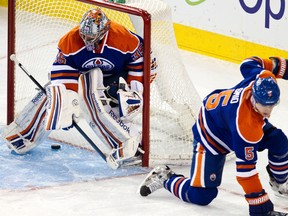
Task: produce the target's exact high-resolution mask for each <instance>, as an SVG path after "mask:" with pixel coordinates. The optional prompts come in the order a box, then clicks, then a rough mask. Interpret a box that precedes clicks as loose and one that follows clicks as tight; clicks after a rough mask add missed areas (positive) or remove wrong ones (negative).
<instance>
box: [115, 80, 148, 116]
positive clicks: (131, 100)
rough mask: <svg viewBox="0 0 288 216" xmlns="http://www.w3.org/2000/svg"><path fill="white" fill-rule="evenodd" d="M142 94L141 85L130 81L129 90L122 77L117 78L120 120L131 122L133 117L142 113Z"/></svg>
mask: <svg viewBox="0 0 288 216" xmlns="http://www.w3.org/2000/svg"><path fill="white" fill-rule="evenodd" d="M142 92H143V85H142V83H140V82H138V81H136V80H132V81H131V89H130V88H129V87H128V85H127V83H126V81H125V80H124V79H123V78H122V77H120V78H119V90H118V91H117V95H118V101H119V115H120V118H121V120H123V121H131V120H132V119H133V118H134V117H135V116H137V115H138V114H139V113H141V112H142V108H143V97H142Z"/></svg>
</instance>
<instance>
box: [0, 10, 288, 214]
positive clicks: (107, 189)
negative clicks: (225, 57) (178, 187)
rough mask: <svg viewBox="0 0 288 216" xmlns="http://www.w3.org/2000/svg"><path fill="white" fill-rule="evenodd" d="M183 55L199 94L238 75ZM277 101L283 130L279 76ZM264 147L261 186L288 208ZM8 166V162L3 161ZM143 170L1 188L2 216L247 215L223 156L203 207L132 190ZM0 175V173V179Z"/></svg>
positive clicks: (2, 89)
mask: <svg viewBox="0 0 288 216" xmlns="http://www.w3.org/2000/svg"><path fill="white" fill-rule="evenodd" d="M6 13H7V9H6V8H0V36H1V40H0V43H1V44H0V47H1V49H0V68H1V79H0V80H1V81H0V111H1V114H0V123H1V124H2V125H3V124H5V123H6V65H7V64H6V62H7V54H6V49H7V14H6ZM181 57H182V60H183V62H184V64H185V66H186V68H187V71H188V72H189V76H190V78H191V79H192V81H193V83H194V85H195V87H196V89H197V90H198V91H199V94H200V96H201V97H202V98H203V97H204V96H205V94H206V93H208V92H209V91H211V90H213V89H214V88H223V87H229V86H232V85H234V84H236V83H237V82H238V81H240V80H241V76H240V73H239V68H238V65H237V64H233V63H229V62H224V61H220V60H216V59H214V58H209V57H207V56H202V55H198V54H195V53H191V52H187V51H183V50H181ZM280 85H281V90H282V97H281V104H280V105H279V106H278V107H277V108H276V109H275V111H274V113H273V114H274V115H273V117H272V118H271V122H272V123H274V124H275V125H276V126H278V127H280V128H282V129H283V130H284V131H285V133H287V122H288V121H287V119H288V115H287V107H288V99H287V98H288V92H287V89H288V88H287V83H285V81H284V82H280ZM266 164H267V159H266V152H263V153H262V154H260V158H259V163H258V170H259V172H260V178H261V179H262V183H263V186H264V188H265V189H266V190H267V191H268V193H269V194H270V198H271V199H272V201H273V202H274V204H275V208H276V209H277V210H280V211H286V212H288V200H284V199H281V198H278V197H276V196H274V195H273V193H272V191H271V189H270V187H269V184H268V177H267V174H266V171H265V166H266ZM7 166H9V164H7ZM172 168H173V170H175V171H176V172H177V173H182V174H185V175H189V166H182V167H178V166H175V167H172ZM144 177H145V175H135V176H125V177H119V178H111V179H106V180H97V181H88V182H81V183H69V184H66V185H63V186H56V187H55V186H52V187H45V188H41V189H34V190H32V189H31V190H24V191H19V190H17V189H15V190H6V189H1V188H0V215H2V216H16V215H17V216H36V215H37V216H39V215H41V216H58V215H59V216H92V215H93V216H95V215H105V216H109V215H111V216H112V215H119V216H120V215H125V216H127V215H139V216H142V215H152V216H154V215H155V216H160V215H165V216H169V215H191V216H197V215H206V216H219V215H234V216H236V215H237V216H243V215H248V205H247V203H246V201H245V199H244V197H243V191H242V189H241V188H240V186H239V185H238V184H237V181H236V179H235V165H234V162H233V160H232V161H228V162H227V164H226V166H225V169H224V175H223V182H222V185H221V187H220V188H219V194H218V197H217V198H216V199H215V200H214V201H213V202H212V203H211V204H210V205H209V206H206V207H200V206H196V205H191V204H187V203H184V202H182V201H180V200H178V199H177V198H175V197H174V196H172V195H171V194H169V193H168V192H167V191H166V190H164V189H161V190H159V191H156V192H155V193H153V194H152V195H150V196H148V197H144V198H143V197H141V196H140V195H138V194H136V191H137V188H138V185H139V184H140V183H141V181H142V180H143V179H144ZM0 181H2V179H0Z"/></svg>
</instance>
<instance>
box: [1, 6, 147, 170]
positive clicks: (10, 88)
mask: <svg viewBox="0 0 288 216" xmlns="http://www.w3.org/2000/svg"><path fill="white" fill-rule="evenodd" d="M77 1H79V2H83V3H87V4H92V5H95V6H99V7H104V8H107V9H112V10H116V11H119V12H124V13H127V14H131V15H135V16H138V17H141V18H142V20H143V40H144V80H143V86H144V89H145V91H144V92H143V113H142V147H143V150H144V151H145V153H144V155H143V158H142V166H144V167H149V144H150V52H151V15H150V14H149V13H148V12H147V11H145V10H142V9H139V8H135V7H131V6H127V5H122V4H118V3H113V2H109V1H108V0H102V1H101V0H77ZM15 8H16V3H15V0H8V47H7V124H10V123H11V122H13V120H14V118H15V116H14V108H15V107H14V98H15V90H14V89H15V83H14V81H15V76H14V71H15V63H14V62H13V61H11V60H10V56H11V55H12V54H14V53H15V43H16V40H15V35H16V29H15V24H16V19H15V14H16V13H15Z"/></svg>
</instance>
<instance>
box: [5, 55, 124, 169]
mask: <svg viewBox="0 0 288 216" xmlns="http://www.w3.org/2000/svg"><path fill="white" fill-rule="evenodd" d="M10 59H11V60H12V61H13V62H14V63H15V64H17V65H18V66H19V67H20V68H21V69H22V71H23V72H24V73H25V74H26V75H27V76H28V77H29V78H30V79H31V80H32V82H34V84H35V85H37V87H38V88H39V89H40V90H41V91H42V92H43V93H45V94H46V90H45V89H44V88H43V86H42V85H41V84H40V83H39V82H38V81H37V80H36V79H35V78H34V77H33V76H32V75H31V74H29V73H28V71H27V70H26V69H25V67H24V66H23V65H22V64H21V63H20V62H19V61H18V60H17V58H16V55H15V54H12V55H10ZM72 122H73V124H72V126H73V127H75V128H76V130H77V131H78V132H79V133H80V134H81V135H82V136H83V137H84V138H85V140H86V141H87V142H88V143H89V144H90V145H91V146H92V148H93V149H94V150H95V151H96V152H97V153H98V154H99V155H100V157H101V158H102V159H103V160H104V161H105V162H106V163H107V164H108V165H109V166H110V167H111V168H112V169H117V168H118V167H119V164H118V163H117V162H116V161H115V159H114V158H113V157H112V155H108V156H106V155H105V154H104V153H103V152H102V151H101V150H100V149H99V148H98V147H97V145H96V144H95V143H94V142H93V141H92V140H91V139H90V138H89V137H88V135H87V134H86V133H85V132H84V131H83V130H82V129H81V127H80V126H79V125H78V124H77V123H76V122H75V121H74V119H73V121H72Z"/></svg>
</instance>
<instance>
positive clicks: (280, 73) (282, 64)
mask: <svg viewBox="0 0 288 216" xmlns="http://www.w3.org/2000/svg"><path fill="white" fill-rule="evenodd" d="M269 59H271V60H272V62H273V68H272V72H273V74H274V75H275V76H276V77H277V78H282V79H285V80H288V67H287V64H288V59H284V58H280V57H270V58H269Z"/></svg>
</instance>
